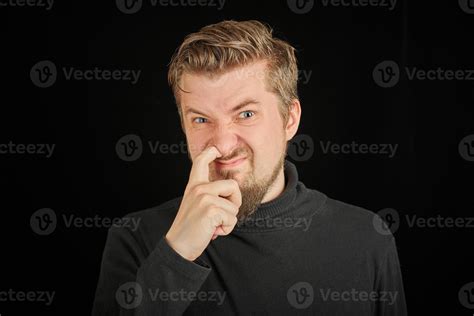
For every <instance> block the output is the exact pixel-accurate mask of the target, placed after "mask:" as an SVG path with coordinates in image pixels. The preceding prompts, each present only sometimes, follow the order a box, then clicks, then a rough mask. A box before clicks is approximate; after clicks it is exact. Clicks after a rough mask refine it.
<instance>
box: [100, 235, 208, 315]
mask: <svg viewBox="0 0 474 316" xmlns="http://www.w3.org/2000/svg"><path fill="white" fill-rule="evenodd" d="M144 249H145V247H144V246H143V245H142V244H140V243H138V242H137V239H136V238H135V236H134V235H132V233H131V232H130V231H129V230H128V229H125V228H117V227H112V228H111V229H110V230H109V232H108V236H107V241H106V244H105V249H104V253H103V257H102V264H101V271H100V275H99V282H98V284H97V289H96V294H95V299H94V304H93V308H92V315H94V316H95V315H181V314H183V313H184V311H185V310H186V309H187V308H188V306H189V305H190V303H191V302H192V301H191V300H190V299H189V298H192V297H191V296H189V295H187V296H186V295H180V294H182V293H192V292H197V291H198V290H199V289H200V288H201V286H202V284H203V283H204V281H205V280H206V278H207V277H208V275H209V273H210V272H211V268H210V267H209V266H208V265H207V264H206V263H205V262H203V261H201V260H200V259H199V258H198V259H197V260H195V261H194V262H191V261H188V260H187V259H185V258H183V257H182V256H181V255H179V254H178V253H177V252H176V251H174V250H173V248H171V247H170V246H169V245H168V243H167V241H166V239H165V237H164V236H162V237H161V238H160V239H159V240H158V242H157V243H156V246H155V248H154V249H153V250H152V251H151V252H150V253H149V254H148V255H147V254H146V252H145V251H144ZM183 296H185V297H183Z"/></svg>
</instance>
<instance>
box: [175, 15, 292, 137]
mask: <svg viewBox="0 0 474 316" xmlns="http://www.w3.org/2000/svg"><path fill="white" fill-rule="evenodd" d="M272 32H273V30H272V29H271V28H270V27H269V26H268V25H265V24H263V23H261V22H259V21H256V20H250V21H233V20H227V21H222V22H219V23H216V24H211V25H207V26H205V27H203V28H201V29H200V30H199V31H198V32H196V33H191V34H189V35H187V36H186V37H185V39H184V41H183V43H182V44H181V46H180V47H179V48H177V49H176V51H175V53H174V54H173V57H172V59H171V62H170V64H169V70H168V82H169V85H170V86H171V88H172V90H173V94H174V97H175V101H176V105H177V107H178V113H179V116H180V119H181V125H182V127H183V130H184V125H183V116H182V109H181V103H180V91H183V92H186V91H184V90H183V89H182V88H181V87H180V81H181V77H182V75H183V73H190V74H206V75H208V76H209V77H213V76H216V75H220V74H223V73H225V72H226V71H230V70H232V69H235V68H237V67H241V66H245V65H248V64H251V63H253V62H257V61H261V60H263V61H265V62H266V70H267V71H266V76H265V77H266V85H267V88H268V89H269V90H270V91H272V92H274V93H276V94H277V96H279V98H280V101H281V102H279V110H280V115H281V117H282V119H283V122H284V124H285V125H286V123H287V122H288V116H289V106H290V104H291V102H292V101H293V100H294V99H298V91H297V81H298V66H297V62H296V57H295V48H294V47H292V46H291V45H290V44H289V43H287V42H285V41H283V40H280V39H278V38H275V37H273V35H272Z"/></svg>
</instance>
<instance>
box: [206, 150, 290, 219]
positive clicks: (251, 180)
mask: <svg viewBox="0 0 474 316" xmlns="http://www.w3.org/2000/svg"><path fill="white" fill-rule="evenodd" d="M284 148H285V151H283V153H282V154H281V156H280V158H279V159H278V161H277V163H276V164H275V166H273V169H272V171H271V172H270V173H269V174H268V175H266V176H264V177H263V178H261V179H257V178H256V176H255V161H254V155H252V153H251V152H250V151H249V150H246V149H243V148H240V149H237V150H235V151H234V152H232V154H231V155H229V156H228V157H226V158H225V160H232V159H233V158H234V157H239V156H245V157H247V160H248V162H249V166H250V170H248V172H247V174H245V178H243V179H244V180H243V183H239V188H240V193H241V195H242V205H241V206H240V207H239V212H238V213H237V220H238V221H244V220H245V219H246V218H247V217H248V216H250V215H252V214H253V213H254V212H255V211H256V210H257V209H258V207H259V206H260V204H261V203H262V200H263V198H264V196H265V194H266V193H267V192H268V190H269V189H270V187H271V186H272V185H273V184H274V183H275V180H276V179H277V177H278V175H279V174H280V171H281V170H282V169H283V166H284V162H285V157H286V148H287V146H285V147H284ZM209 171H210V172H209V173H210V175H209V176H210V180H211V181H215V180H219V179H235V180H236V175H237V174H238V173H240V172H239V171H234V170H225V169H224V170H220V169H217V168H215V166H214V165H213V164H211V166H210V169H209Z"/></svg>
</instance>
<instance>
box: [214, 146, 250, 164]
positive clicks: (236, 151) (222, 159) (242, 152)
mask: <svg viewBox="0 0 474 316" xmlns="http://www.w3.org/2000/svg"><path fill="white" fill-rule="evenodd" d="M247 152H248V150H246V149H245V148H239V149H237V150H234V151H233V152H232V153H231V154H230V155H228V156H226V157H221V158H218V159H216V160H218V161H229V160H232V159H234V158H235V157H238V156H239V155H241V154H245V153H247Z"/></svg>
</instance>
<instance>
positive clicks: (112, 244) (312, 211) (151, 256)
mask: <svg viewBox="0 0 474 316" xmlns="http://www.w3.org/2000/svg"><path fill="white" fill-rule="evenodd" d="M284 168H285V171H284V173H285V182H286V183H285V189H284V191H283V192H282V194H280V195H279V196H278V197H277V198H276V199H274V200H272V201H269V202H267V203H263V204H261V206H260V207H259V208H258V209H257V211H256V212H255V213H254V214H252V215H251V216H250V217H249V218H248V220H246V221H245V222H239V223H238V224H237V225H236V226H235V228H234V230H233V231H232V233H231V234H229V235H227V236H220V237H218V238H217V239H216V240H214V241H211V243H210V244H209V245H208V247H207V248H206V250H205V251H204V252H203V254H202V255H201V256H200V257H199V258H198V259H196V260H195V261H188V260H187V259H185V258H183V257H181V256H180V255H179V254H178V253H177V252H175V251H174V250H173V249H172V248H171V247H170V246H169V245H168V244H167V242H166V240H165V239H164V236H165V234H166V233H167V231H168V229H169V228H170V226H171V223H172V222H173V220H174V217H175V216H176V212H177V211H178V208H179V206H180V202H181V198H177V199H174V200H171V201H168V202H166V203H164V204H162V205H160V206H157V207H154V208H151V209H147V210H144V211H141V212H137V213H133V214H130V215H128V216H127V217H134V218H135V219H136V220H140V222H139V225H138V229H136V230H132V228H133V227H131V226H129V227H121V228H119V227H112V228H111V229H110V230H109V232H108V237H107V242H106V245H105V250H104V254H103V258H102V266H101V272H100V276H99V282H98V286H97V291H96V296H95V301H94V306H93V312H92V313H93V315H181V314H185V315H234V314H238V315H293V314H299V315H331V316H332V315H406V305H405V295H404V290H403V282H402V276H401V271H400V266H399V261H398V256H397V250H396V245H395V240H394V238H393V236H392V235H390V234H388V235H386V234H381V233H379V232H378V231H377V230H376V229H375V228H374V225H373V218H374V213H372V212H370V211H367V210H365V209H362V208H359V207H356V206H352V205H348V204H345V203H343V202H340V201H336V200H334V199H331V198H329V197H327V196H326V195H324V194H323V193H321V192H318V191H316V190H311V189H308V188H306V187H305V185H304V184H303V183H302V182H300V181H298V174H297V170H296V167H295V166H294V164H292V163H291V162H289V161H285V167H284ZM124 226H125V225H124Z"/></svg>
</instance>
